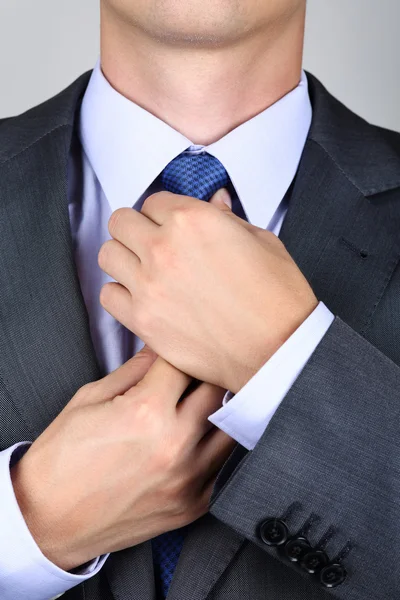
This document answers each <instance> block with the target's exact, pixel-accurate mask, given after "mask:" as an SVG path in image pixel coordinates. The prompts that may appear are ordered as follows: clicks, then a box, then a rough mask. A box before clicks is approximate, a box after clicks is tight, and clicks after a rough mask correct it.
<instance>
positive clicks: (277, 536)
mask: <svg viewBox="0 0 400 600" xmlns="http://www.w3.org/2000/svg"><path fill="white" fill-rule="evenodd" d="M260 537H261V539H262V541H263V542H264V544H267V546H282V545H283V544H285V543H286V541H287V539H288V537H289V530H288V528H287V525H286V523H285V522H284V521H282V519H268V520H267V521H264V522H263V523H261V525H260Z"/></svg>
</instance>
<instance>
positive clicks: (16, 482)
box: [10, 455, 86, 571]
mask: <svg viewBox="0 0 400 600" xmlns="http://www.w3.org/2000/svg"><path fill="white" fill-rule="evenodd" d="M27 462H28V461H27V459H26V455H25V456H24V457H23V458H21V459H20V460H19V461H18V462H17V463H16V464H15V465H14V466H12V467H11V469H10V476H11V482H12V485H13V489H14V494H15V498H16V501H17V503H18V506H19V509H20V511H21V514H22V516H23V518H24V521H25V524H26V526H27V528H28V529H29V532H30V534H31V536H32V538H33V540H34V541H35V543H36V545H37V546H38V548H39V550H40V551H41V553H42V554H43V555H44V556H45V557H46V558H47V559H48V560H49V561H50V562H52V563H53V564H54V565H56V566H57V567H59V568H60V569H62V570H64V571H71V570H72V569H74V568H78V567H79V566H80V565H81V564H83V563H85V562H86V559H81V558H80V557H79V555H78V553H75V552H73V551H72V546H73V544H72V537H70V536H69V535H67V532H66V531H64V530H63V531H61V530H60V528H59V527H58V526H57V518H56V516H55V514H54V510H53V509H52V506H51V499H50V498H49V502H43V495H42V494H40V493H37V492H36V488H37V486H38V484H40V479H39V478H36V477H34V476H33V477H32V474H33V473H32V472H31V470H30V468H29V465H28V464H27ZM58 508H60V507H58ZM60 510H61V509H60ZM58 520H59V519H58Z"/></svg>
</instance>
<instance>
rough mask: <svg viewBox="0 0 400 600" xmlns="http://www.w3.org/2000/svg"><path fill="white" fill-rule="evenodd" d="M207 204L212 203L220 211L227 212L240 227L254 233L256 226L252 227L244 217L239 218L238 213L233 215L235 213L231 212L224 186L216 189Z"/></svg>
mask: <svg viewBox="0 0 400 600" xmlns="http://www.w3.org/2000/svg"><path fill="white" fill-rule="evenodd" d="M209 204H213V205H214V206H216V207H217V208H219V210H221V211H222V212H224V213H226V214H229V215H230V217H231V218H232V219H233V220H234V221H236V222H237V223H239V224H240V225H241V226H242V227H244V228H245V229H247V231H250V232H251V233H254V231H255V229H257V228H256V227H253V225H251V224H250V223H249V222H248V221H246V220H245V219H241V218H240V217H239V216H238V215H235V213H234V212H232V200H231V197H230V194H229V192H228V190H227V189H226V188H221V189H219V190H218V192H215V194H214V196H213V197H212V198H211V199H210V202H209Z"/></svg>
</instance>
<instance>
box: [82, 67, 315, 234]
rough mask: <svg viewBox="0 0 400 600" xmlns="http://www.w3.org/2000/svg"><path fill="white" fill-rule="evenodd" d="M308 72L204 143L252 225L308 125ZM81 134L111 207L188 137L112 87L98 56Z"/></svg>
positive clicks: (285, 176) (286, 173)
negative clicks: (267, 103)
mask: <svg viewBox="0 0 400 600" xmlns="http://www.w3.org/2000/svg"><path fill="white" fill-rule="evenodd" d="M311 116H312V109H311V102H310V99H309V95H308V85H307V77H306V75H305V73H304V71H302V75H301V80H300V83H299V85H298V86H297V87H296V88H295V89H294V90H292V91H291V92H289V93H288V94H287V95H286V96H284V97H283V98H281V99H280V100H278V101H277V102H276V103H275V104H273V105H272V106H270V107H269V108H267V109H265V110H264V111H263V112H261V113H259V114H258V115H256V116H255V117H252V118H251V119H249V120H248V121H246V122H245V123H242V124H241V125H239V126H238V127H236V128H235V129H233V130H232V131H230V132H229V133H227V134H226V135H225V136H223V137H222V138H220V139H219V140H218V141H216V142H214V143H213V144H210V145H208V146H199V145H197V146H195V149H196V151H198V150H199V149H202V148H203V149H204V150H206V151H207V152H209V153H210V154H212V155H213V156H215V157H216V158H218V160H220V161H221V163H222V164H223V165H224V167H225V169H226V170H227V172H228V174H229V176H230V178H231V181H232V183H233V185H234V187H235V189H236V192H237V194H238V196H239V199H240V201H241V203H242V205H243V208H244V210H245V212H246V214H247V216H248V218H249V221H250V222H251V223H253V224H254V225H257V226H259V227H263V228H266V227H267V226H268V224H269V222H270V220H271V218H272V217H273V215H274V213H275V211H276V209H277V208H278V206H279V204H280V202H281V200H282V198H283V196H284V195H285V193H286V191H287V189H288V188H289V186H290V184H291V182H292V180H293V178H294V176H295V173H296V171H297V167H298V164H299V161H300V158H301V154H302V152H303V148H304V144H305V141H306V138H307V134H308V130H309V128H310V124H311ZM79 130H80V131H79V133H80V139H81V142H82V146H83V149H84V151H85V153H86V155H87V157H88V159H89V162H90V163H91V166H92V168H93V170H94V172H95V174H96V176H97V178H98V180H99V182H100V185H101V187H102V190H103V192H104V194H105V196H106V198H107V200H108V202H109V204H110V206H111V209H112V210H116V209H117V208H121V207H127V206H133V205H134V204H135V202H136V201H137V200H138V199H139V198H140V197H141V196H142V194H143V193H144V192H145V191H146V189H147V188H148V187H149V186H150V184H151V183H152V182H153V181H154V179H155V178H156V177H157V176H158V175H159V174H160V172H161V171H162V170H163V169H164V167H165V166H166V165H167V164H168V163H169V162H170V161H171V160H172V159H173V158H175V157H176V156H177V155H178V154H180V153H181V152H183V151H184V150H186V149H187V148H188V147H190V146H194V144H193V142H192V141H191V140H189V139H188V138H186V137H185V136H184V135H183V134H181V133H179V132H178V131H177V130H176V129H174V128H173V127H171V126H170V125H168V124H167V123H165V122H164V121H162V120H161V119H159V118H158V117H156V116H155V115H153V114H152V113H150V112H148V111H147V110H145V109H144V108H142V107H141V106H139V105H137V104H135V103H134V102H132V101H131V100H128V99H127V98H125V97H124V96H123V95H122V94H120V93H119V92H117V91H116V90H115V89H114V88H113V87H112V86H111V85H110V84H109V83H108V81H107V79H106V78H105V77H104V75H103V73H102V71H101V67H100V59H99V60H98V61H97V63H96V66H95V68H94V70H93V73H92V75H91V78H90V81H89V84H88V87H87V89H86V91H85V95H84V98H83V101H82V107H81V113H80V127H79Z"/></svg>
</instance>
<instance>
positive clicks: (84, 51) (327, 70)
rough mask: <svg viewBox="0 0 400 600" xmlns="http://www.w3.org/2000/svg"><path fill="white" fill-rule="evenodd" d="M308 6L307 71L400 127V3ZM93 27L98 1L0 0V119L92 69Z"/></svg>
mask: <svg viewBox="0 0 400 600" xmlns="http://www.w3.org/2000/svg"><path fill="white" fill-rule="evenodd" d="M133 1H134V0H133ZM267 1H268V0H265V2H267ZM308 4H309V6H308V18H307V32H306V44H305V60H304V66H305V68H307V69H308V70H310V71H311V72H312V73H314V74H315V75H316V76H317V77H319V78H320V79H321V80H322V81H323V83H324V84H325V85H326V86H327V87H328V89H329V90H330V91H331V92H332V93H334V94H335V95H336V96H337V97H338V98H340V99H341V100H342V101H343V102H344V103H345V104H347V105H348V106H349V107H350V108H352V109H353V110H355V111H356V112H357V113H359V114H361V115H362V116H363V117H365V118H366V119H367V120H369V121H371V122H373V123H377V124H379V125H383V126H384V127H390V128H392V129H397V130H399V131H400V82H399V76H400V41H399V24H400V0H308ZM98 32H99V10H98V0H68V1H67V2H65V1H61V0H0V75H1V93H0V117H4V116H9V115H13V114H18V113H19V112H21V111H23V110H25V109H27V108H29V107H31V106H33V105H35V104H37V103H39V102H41V101H42V100H44V99H46V98H48V97H50V96H52V95H54V94H55V93H57V92H58V91H60V90H61V89H62V88H64V87H65V86H66V85H68V84H69V83H70V82H71V81H73V79H75V78H76V77H77V76H78V75H79V74H80V73H82V72H83V71H85V70H87V69H89V68H91V67H92V66H93V65H94V63H95V61H96V58H97V56H98V52H99V33H98Z"/></svg>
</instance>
